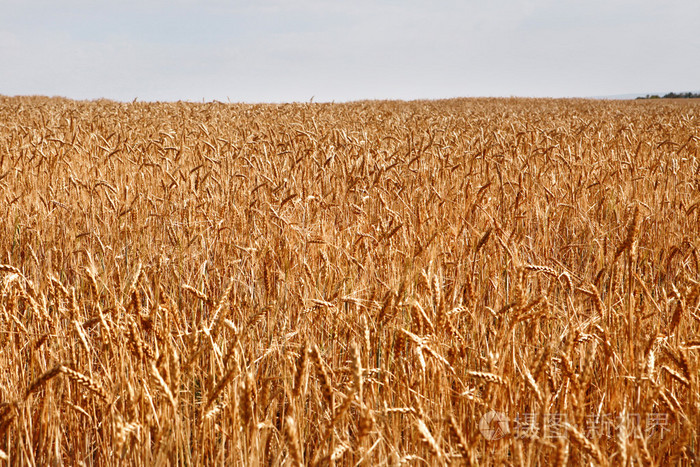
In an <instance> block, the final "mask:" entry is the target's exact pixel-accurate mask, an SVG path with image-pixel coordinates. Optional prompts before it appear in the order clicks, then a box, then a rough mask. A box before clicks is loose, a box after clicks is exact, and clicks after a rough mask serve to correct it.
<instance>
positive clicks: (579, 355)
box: [0, 97, 700, 466]
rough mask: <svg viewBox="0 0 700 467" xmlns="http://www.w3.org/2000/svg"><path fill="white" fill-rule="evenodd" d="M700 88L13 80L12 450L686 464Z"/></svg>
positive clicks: (5, 194) (695, 408) (61, 459)
mask: <svg viewBox="0 0 700 467" xmlns="http://www.w3.org/2000/svg"><path fill="white" fill-rule="evenodd" d="M699 149H700V102H698V101H696V100H686V101H668V100H658V101H619V102H613V101H586V100H533V99H530V100H528V99H460V100H447V101H415V102H356V103H349V104H285V105H271V104H266V105H242V104H241V105H238V104H235V105H233V104H223V103H217V102H213V103H202V104H195V103H140V102H134V103H116V102H111V101H92V102H82V101H81V102H78V101H70V100H64V99H59V98H51V99H49V98H41V97H14V98H11V97H0V213H2V216H3V217H2V220H3V222H2V225H1V226H0V264H1V265H0V323H1V328H0V339H1V340H2V343H1V345H0V450H1V452H0V457H1V458H2V459H3V460H4V461H6V463H8V464H18V465H61V464H67V465H173V464H179V465H224V464H225V465H295V466H296V465H330V464H336V465H503V464H510V465H527V466H544V465H591V464H592V465H616V466H617V465H619V466H632V465H634V466H637V465H645V466H647V465H659V466H660V465H676V464H681V465H692V464H693V463H695V462H696V461H697V456H698V455H699V454H700V452H699V449H700V446H699V442H700V439H699V438H698V436H699V435H698V426H699V423H700V413H699V409H700V398H699V394H698V376H699V375H698V355H699V353H700V336H699V335H698V329H699V328H700V265H699V262H700V259H699V258H698V256H699V255H700V251H698V250H699V248H700V153H699Z"/></svg>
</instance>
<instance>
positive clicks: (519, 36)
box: [0, 0, 700, 102]
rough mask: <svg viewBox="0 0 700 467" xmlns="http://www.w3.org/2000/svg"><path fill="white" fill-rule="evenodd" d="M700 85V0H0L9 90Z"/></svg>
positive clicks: (75, 93)
mask: <svg viewBox="0 0 700 467" xmlns="http://www.w3.org/2000/svg"><path fill="white" fill-rule="evenodd" d="M699 89H700V1H698V0H664V1H661V0H659V1H651V0H641V1H631V0H585V1H571V0H558V1H556V0H500V1H486V0H479V1H475V0H466V1H455V0H433V1H423V0H402V1H399V0H380V1H370V0H355V1H340V0H334V1H330V0H299V1H291V0H290V1H281V0H261V1H256V2H243V1H223V0H203V1H201V0H200V1H193V0H170V1H166V0H139V1H133V0H123V1H119V0H112V1H103V0H66V1H58V0H0V94H2V95H33V94H40V95H49V96H54V95H58V96H65V97H70V98H75V99H96V98H109V99H116V100H123V101H131V100H133V99H134V98H138V99H139V100H180V99H181V100H193V101H202V100H206V101H210V100H220V101H224V102H226V101H231V102H290V101H309V99H311V97H312V96H313V97H314V101H316V102H319V101H347V100H357V99H421V98H430V99H433V98H448V97H461V96H465V97H470V96H550V97H580V96H604V95H612V94H625V93H636V92H640V93H644V92H667V91H677V92H680V91H696V90H699Z"/></svg>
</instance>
